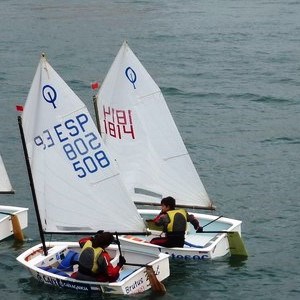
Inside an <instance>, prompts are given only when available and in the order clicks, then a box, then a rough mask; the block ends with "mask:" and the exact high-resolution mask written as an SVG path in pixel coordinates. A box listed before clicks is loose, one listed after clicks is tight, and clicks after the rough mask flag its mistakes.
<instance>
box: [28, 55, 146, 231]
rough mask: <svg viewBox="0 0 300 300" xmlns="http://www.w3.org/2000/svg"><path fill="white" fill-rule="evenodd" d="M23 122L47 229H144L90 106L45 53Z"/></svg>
mask: <svg viewBox="0 0 300 300" xmlns="http://www.w3.org/2000/svg"><path fill="white" fill-rule="evenodd" d="M22 124H23V131H24V136H25V140H26V146H27V150H28V156H29V161H30V166H31V171H32V175H33V181H34V187H35V192H36V196H37V203H38V207H39V214H40V218H41V222H42V227H43V230H44V231H45V232H95V231H97V230H101V229H102V230H106V231H111V232H115V231H118V232H124V231H131V232H137V231H143V230H144V223H143V221H142V219H141V218H140V216H139V214H138V212H137V210H136V208H135V206H134V204H133V203H132V201H131V200H130V198H129V195H128V193H127V191H126V188H125V187H124V186H123V185H122V183H121V181H120V175H119V174H118V172H117V171H116V169H115V167H114V165H113V161H112V159H111V158H110V156H109V154H108V152H107V149H106V147H105V145H104V144H103V142H102V139H101V137H100V135H99V133H98V131H97V129H96V126H95V124H94V122H93V121H92V118H91V116H90V114H89V112H88V110H87V108H86V106H85V105H84V104H83V102H82V101H81V100H80V99H79V98H78V97H77V96H76V95H75V93H74V92H73V91H72V90H71V89H70V87H69V86H68V85H67V84H66V83H65V82H64V80H63V79H62V78H61V77H60V76H59V75H58V74H57V73H56V72H55V71H54V69H53V68H52V67H51V66H50V65H49V63H48V62H47V61H46V59H45V58H44V57H42V58H41V60H40V63H39V65H38V68H37V71H36V74H35V77H34V79H33V83H32V86H31V89H30V91H29V94H28V97H27V100H26V103H25V107H24V111H23V114H22Z"/></svg>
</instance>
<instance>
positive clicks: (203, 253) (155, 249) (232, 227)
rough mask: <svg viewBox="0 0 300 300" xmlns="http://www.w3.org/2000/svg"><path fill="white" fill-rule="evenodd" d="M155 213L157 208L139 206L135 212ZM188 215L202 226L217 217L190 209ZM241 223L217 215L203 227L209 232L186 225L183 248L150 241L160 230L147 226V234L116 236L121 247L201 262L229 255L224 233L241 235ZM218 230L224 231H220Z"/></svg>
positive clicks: (146, 217) (151, 215)
mask: <svg viewBox="0 0 300 300" xmlns="http://www.w3.org/2000/svg"><path fill="white" fill-rule="evenodd" d="M159 212H160V211H158V210H149V209H139V213H140V214H141V216H142V217H143V218H144V220H147V219H153V218H154V217H155V216H157V215H158V214H159ZM192 214H193V215H194V216H195V218H197V219H198V220H199V221H200V224H201V225H202V226H205V224H208V223H209V222H212V221H213V220H216V219H217V218H218V217H217V216H211V215H206V214H199V213H194V212H192ZM188 224H189V223H188ZM241 224H242V222H241V221H239V220H234V219H229V218H224V217H221V218H220V219H218V220H217V221H215V222H212V223H211V224H209V225H208V226H207V227H205V228H204V231H209V233H196V232H195V230H194V228H193V226H192V225H191V224H189V227H188V230H187V233H186V237H185V245H184V247H183V248H165V247H161V246H157V245H154V244H150V243H149V242H150V240H151V239H152V238H154V237H157V236H160V235H161V233H162V232H161V231H158V230H152V229H151V228H150V229H149V230H150V231H151V235H149V236H147V237H145V236H138V237H137V236H128V235H127V236H124V235H123V236H121V237H120V238H119V239H120V242H121V244H122V247H123V248H124V249H125V248H130V249H133V250H135V251H142V252H145V253H153V254H155V253H156V254H157V253H167V254H169V255H170V258H171V259H176V260H195V261H205V260H212V259H218V258H227V257H229V256H231V249H230V245H229V239H228V238H229V236H228V234H227V232H237V233H238V234H239V236H241ZM212 231H213V232H212ZM222 231H226V232H224V233H222Z"/></svg>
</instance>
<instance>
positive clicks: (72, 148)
mask: <svg viewBox="0 0 300 300" xmlns="http://www.w3.org/2000/svg"><path fill="white" fill-rule="evenodd" d="M88 137H91V139H90V140H89V141H88V143H86V142H85V140H84V139H82V138H78V139H75V140H74V141H73V143H72V144H71V143H67V144H65V145H64V146H63V149H64V152H65V153H66V155H67V157H68V159H69V160H71V161H73V168H74V170H75V171H76V172H77V176H78V177H80V178H83V177H85V176H86V175H87V173H95V172H97V171H98V170H99V168H106V167H108V166H109V165H110V162H109V160H108V158H107V156H106V154H105V152H104V151H103V150H100V149H99V148H100V147H101V144H100V143H95V144H94V143H93V142H95V141H96V139H97V138H96V136H95V135H94V134H93V133H90V134H87V135H86V136H85V138H88ZM91 149H92V150H97V149H99V150H98V151H96V152H95V151H90V150H91ZM91 152H92V153H91ZM74 160H76V161H74Z"/></svg>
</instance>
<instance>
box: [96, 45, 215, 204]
mask: <svg viewBox="0 0 300 300" xmlns="http://www.w3.org/2000/svg"><path fill="white" fill-rule="evenodd" d="M97 105H98V113H99V119H100V124H101V135H102V137H103V139H104V142H105V144H106V145H107V147H108V149H109V151H110V153H111V154H112V155H113V156H114V158H116V161H117V164H118V166H119V168H120V171H121V176H122V178H123V181H124V182H125V185H126V186H127V188H128V190H129V191H130V194H131V196H132V199H133V200H134V201H143V202H149V203H151V202H156V203H160V200H161V197H165V196H168V195H171V196H173V197H174V198H176V201H177V204H181V205H199V206H205V207H210V206H211V202H210V200H209V198H208V195H207V193H206V191H205V188H204V186H203V184H202V182H201V180H200V178H199V176H198V173H197V171H196V169H195V167H194V165H193V163H192V161H191V158H190V156H189V154H188V152H187V149H186V147H185V145H184V143H183V141H182V138H181V136H180V133H179V132H178V129H177V127H176V125H175V122H174V120H173V118H172V116H171V113H170V111H169V108H168V106H167V104H166V102H165V99H164V97H163V95H162V93H161V91H160V89H159V87H158V86H157V84H156V83H155V82H154V80H153V79H152V78H151V76H150V75H149V73H148V72H147V71H146V70H145V68H144V67H143V65H142V64H141V62H140V61H139V60H138V58H137V57H136V56H135V55H134V53H133V52H132V51H131V49H130V48H129V46H128V45H127V43H126V42H124V43H123V45H122V47H121V49H120V50H119V52H118V54H117V56H116V58H115V60H114V62H113V64H112V66H111V68H110V70H109V72H108V74H107V76H106V78H105V80H104V82H103V84H102V86H101V88H100V90H99V93H98V95H97Z"/></svg>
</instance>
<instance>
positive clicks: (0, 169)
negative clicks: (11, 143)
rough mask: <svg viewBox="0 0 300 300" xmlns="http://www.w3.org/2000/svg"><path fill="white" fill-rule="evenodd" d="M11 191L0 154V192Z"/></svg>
mask: <svg viewBox="0 0 300 300" xmlns="http://www.w3.org/2000/svg"><path fill="white" fill-rule="evenodd" d="M11 192H13V189H12V186H11V183H10V180H9V177H8V174H7V171H6V168H5V165H4V162H3V159H2V156H1V155H0V193H11Z"/></svg>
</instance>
